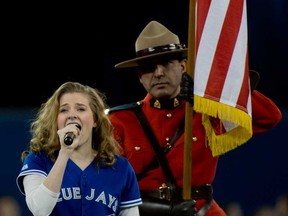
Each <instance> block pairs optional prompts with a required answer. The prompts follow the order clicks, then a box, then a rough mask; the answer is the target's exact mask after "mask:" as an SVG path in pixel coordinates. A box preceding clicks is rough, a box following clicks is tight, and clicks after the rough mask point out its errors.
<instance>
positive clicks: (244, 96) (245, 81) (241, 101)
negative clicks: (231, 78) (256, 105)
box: [236, 54, 250, 112]
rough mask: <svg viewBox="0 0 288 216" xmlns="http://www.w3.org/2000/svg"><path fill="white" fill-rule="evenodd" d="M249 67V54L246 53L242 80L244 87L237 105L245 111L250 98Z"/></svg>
mask: <svg viewBox="0 0 288 216" xmlns="http://www.w3.org/2000/svg"><path fill="white" fill-rule="evenodd" d="M248 70H249V68H248V54H247V55H246V64H245V73H244V79H243V82H242V87H241V91H240V94H239V97H238V101H237V105H236V107H237V108H238V109H241V110H243V111H245V112H247V111H248V110H247V101H248V99H249V94H250V91H249V86H248V85H249V81H248V79H249V72H248Z"/></svg>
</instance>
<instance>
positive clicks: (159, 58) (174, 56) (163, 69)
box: [109, 21, 282, 216]
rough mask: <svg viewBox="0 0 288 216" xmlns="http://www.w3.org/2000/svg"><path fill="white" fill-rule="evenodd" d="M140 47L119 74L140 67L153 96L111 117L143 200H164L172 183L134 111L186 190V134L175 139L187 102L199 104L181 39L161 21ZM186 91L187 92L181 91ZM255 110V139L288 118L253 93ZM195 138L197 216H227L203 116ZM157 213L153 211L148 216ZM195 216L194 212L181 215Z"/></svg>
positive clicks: (138, 70) (114, 110) (216, 128)
mask: <svg viewBox="0 0 288 216" xmlns="http://www.w3.org/2000/svg"><path fill="white" fill-rule="evenodd" d="M135 48H136V57H135V58H133V59H130V60H127V61H124V62H121V63H118V64H116V65H115V67H116V68H117V69H119V70H120V69H121V70H122V68H135V71H136V73H137V74H138V77H139V80H140V83H141V84H142V85H143V87H144V88H145V89H146V91H147V95H146V97H145V98H144V99H142V100H140V101H138V102H136V103H131V104H126V105H121V106H117V107H114V108H112V109H111V110H110V114H109V116H110V119H111V121H112V124H113V125H114V132H115V135H116V138H117V140H118V141H119V143H120V144H121V146H122V147H123V155H124V156H125V157H126V158H128V160H129V161H130V163H131V164H132V166H133V168H134V170H135V172H136V174H137V177H138V184H139V186H140V190H141V193H142V198H144V197H145V196H146V195H148V196H154V197H160V196H161V193H160V192H159V188H160V189H163V187H165V186H168V187H169V184H168V183H167V178H166V177H165V174H164V172H163V169H162V168H161V166H159V163H157V160H156V162H155V158H156V157H157V155H156V156H155V153H154V150H153V147H152V146H151V143H150V141H149V139H148V138H147V136H146V134H145V133H144V131H143V129H142V127H141V125H140V123H139V121H138V119H137V117H136V115H135V112H134V111H135V109H138V108H139V107H140V109H141V110H142V111H143V113H144V115H145V116H146V118H147V119H148V122H149V125H150V126H151V128H152V130H153V133H154V134H155V136H156V138H157V140H158V143H159V145H160V146H161V148H162V150H163V152H165V153H164V154H165V156H166V158H167V160H168V163H169V166H170V169H171V171H172V174H173V176H174V178H175V180H176V183H177V186H178V187H180V188H182V186H183V149H184V135H183V133H182V134H180V136H178V137H176V141H174V140H175V134H176V136H177V131H179V128H181V125H182V124H181V122H183V119H184V117H185V103H186V101H187V100H188V101H189V102H191V103H193V81H192V79H191V78H190V79H189V75H187V73H186V70H187V59H186V56H187V48H186V47H185V45H184V44H181V43H180V41H179V38H178V36H177V35H175V34H174V33H173V32H171V31H170V30H169V29H167V28H166V27H165V26H163V25H162V24H160V23H159V22H157V21H151V22H149V23H148V25H147V26H146V27H145V28H144V29H143V30H142V32H141V33H140V35H139V36H138V38H137V40H136V43H135ZM187 76H188V77H187ZM183 78H184V79H183ZM181 81H182V82H181ZM187 83H188V85H187ZM183 86H185V91H184V89H182V88H181V87H183ZM187 86H188V87H187ZM189 86H190V87H189ZM181 90H182V91H181ZM252 110H253V113H252V116H253V134H258V133H263V132H265V131H267V130H269V129H271V128H273V127H274V126H275V125H276V124H277V123H278V122H279V121H280V119H281V117H282V116H281V112H280V110H279V109H278V107H277V106H276V105H275V104H274V103H273V102H272V101H271V100H270V99H269V98H267V97H266V96H264V95H263V94H261V93H260V92H258V91H257V90H254V91H253V93H252ZM191 121H192V119H191ZM211 124H212V125H213V127H214V132H215V133H221V132H222V130H223V127H221V126H222V125H221V124H220V121H219V119H214V120H213V122H211ZM221 128H222V129H221ZM178 134H179V133H178ZM192 139H193V144H192V149H193V151H192V173H191V179H192V192H191V194H192V198H193V199H194V200H196V211H197V215H207V216H210V215H217V216H223V215H225V212H224V211H223V210H222V208H221V207H220V206H219V205H218V204H217V202H216V201H215V200H214V199H213V194H212V192H213V190H212V186H211V184H212V183H213V180H214V177H215V173H216V167H217V161H218V156H215V157H213V156H212V153H211V149H210V148H209V145H208V143H207V142H208V141H207V134H206V132H205V130H204V127H203V125H202V115H201V113H194V114H193V134H192ZM160 198H161V197H160ZM162 198H163V197H162ZM164 198H165V196H164ZM143 202H144V204H143V205H141V206H140V215H141V212H146V210H145V209H143V210H141V208H144V207H145V199H143ZM152 206H153V205H151V206H150V207H151V208H152ZM148 207H149V206H148ZM151 214H152V211H151V212H150V214H149V213H148V214H147V215H149V216H151ZM192 214H193V213H191V212H190V213H187V214H186V213H179V214H176V215H192ZM142 215H144V214H142ZM145 215H146V214H145Z"/></svg>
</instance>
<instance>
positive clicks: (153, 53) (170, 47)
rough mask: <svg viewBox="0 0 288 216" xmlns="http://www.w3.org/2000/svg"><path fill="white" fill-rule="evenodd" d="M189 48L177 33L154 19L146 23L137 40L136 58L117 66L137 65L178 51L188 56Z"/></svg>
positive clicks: (116, 66)
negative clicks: (182, 42) (142, 61)
mask: <svg viewBox="0 0 288 216" xmlns="http://www.w3.org/2000/svg"><path fill="white" fill-rule="evenodd" d="M187 50H188V49H187V48H186V46H185V44H181V43H180V41H179V38H178V36H177V35H176V34H174V33H173V32H171V31H170V30H169V29H167V28H166V27H165V26H164V25H162V24H161V23H159V22H157V21H154V20H153V21H151V22H149V23H148V25H146V27H145V28H144V29H143V30H142V32H141V33H140V35H139V36H138V38H137V40H136V42H135V51H136V58H133V59H130V60H127V61H123V62H120V63H118V64H116V65H115V68H129V67H137V66H138V62H139V61H141V60H146V59H149V58H154V57H160V56H166V55H171V54H176V53H179V54H181V53H182V54H183V56H187Z"/></svg>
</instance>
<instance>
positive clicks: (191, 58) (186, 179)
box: [182, 0, 196, 200]
mask: <svg viewBox="0 0 288 216" xmlns="http://www.w3.org/2000/svg"><path fill="white" fill-rule="evenodd" d="M195 1H196V0H190V2H189V20H188V56H187V59H188V61H187V73H188V74H189V75H190V76H191V77H192V78H193V80H194V65H195V63H194V62H195V5H196V3H195ZM192 119H193V106H192V105H191V104H190V103H189V102H186V109H185V133H184V167H183V195H182V196H183V199H184V200H189V199H191V185H192V180H191V173H192V133H191V132H192Z"/></svg>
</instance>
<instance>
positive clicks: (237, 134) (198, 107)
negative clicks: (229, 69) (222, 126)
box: [194, 95, 252, 156]
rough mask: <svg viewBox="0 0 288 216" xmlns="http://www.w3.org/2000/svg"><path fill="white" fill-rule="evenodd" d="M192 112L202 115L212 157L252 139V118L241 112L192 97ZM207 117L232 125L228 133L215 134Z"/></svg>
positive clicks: (195, 96)
mask: <svg viewBox="0 0 288 216" xmlns="http://www.w3.org/2000/svg"><path fill="white" fill-rule="evenodd" d="M194 110H195V111H196V112H200V113H202V114H203V115H202V124H203V126H204V128H205V130H206V135H207V138H208V145H209V146H210V149H211V151H212V155H213V156H219V155H221V154H224V153H226V152H228V151H231V150H233V149H235V148H237V147H238V146H240V145H242V144H244V143H246V142H247V141H248V140H249V139H250V138H251V137H252V118H251V117H250V116H249V114H248V113H246V112H245V111H243V110H240V109H238V108H235V107H232V106H228V105H226V104H222V103H219V102H216V101H213V100H209V99H207V98H203V97H199V96H197V95H194ZM209 116H211V117H215V118H216V117H217V118H219V119H221V120H222V121H226V122H230V123H233V124H234V125H233V124H231V125H232V126H234V127H232V128H231V129H230V130H229V131H227V132H225V133H222V134H220V135H217V134H215V132H214V130H213V128H212V126H211V123H210V121H209Z"/></svg>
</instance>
